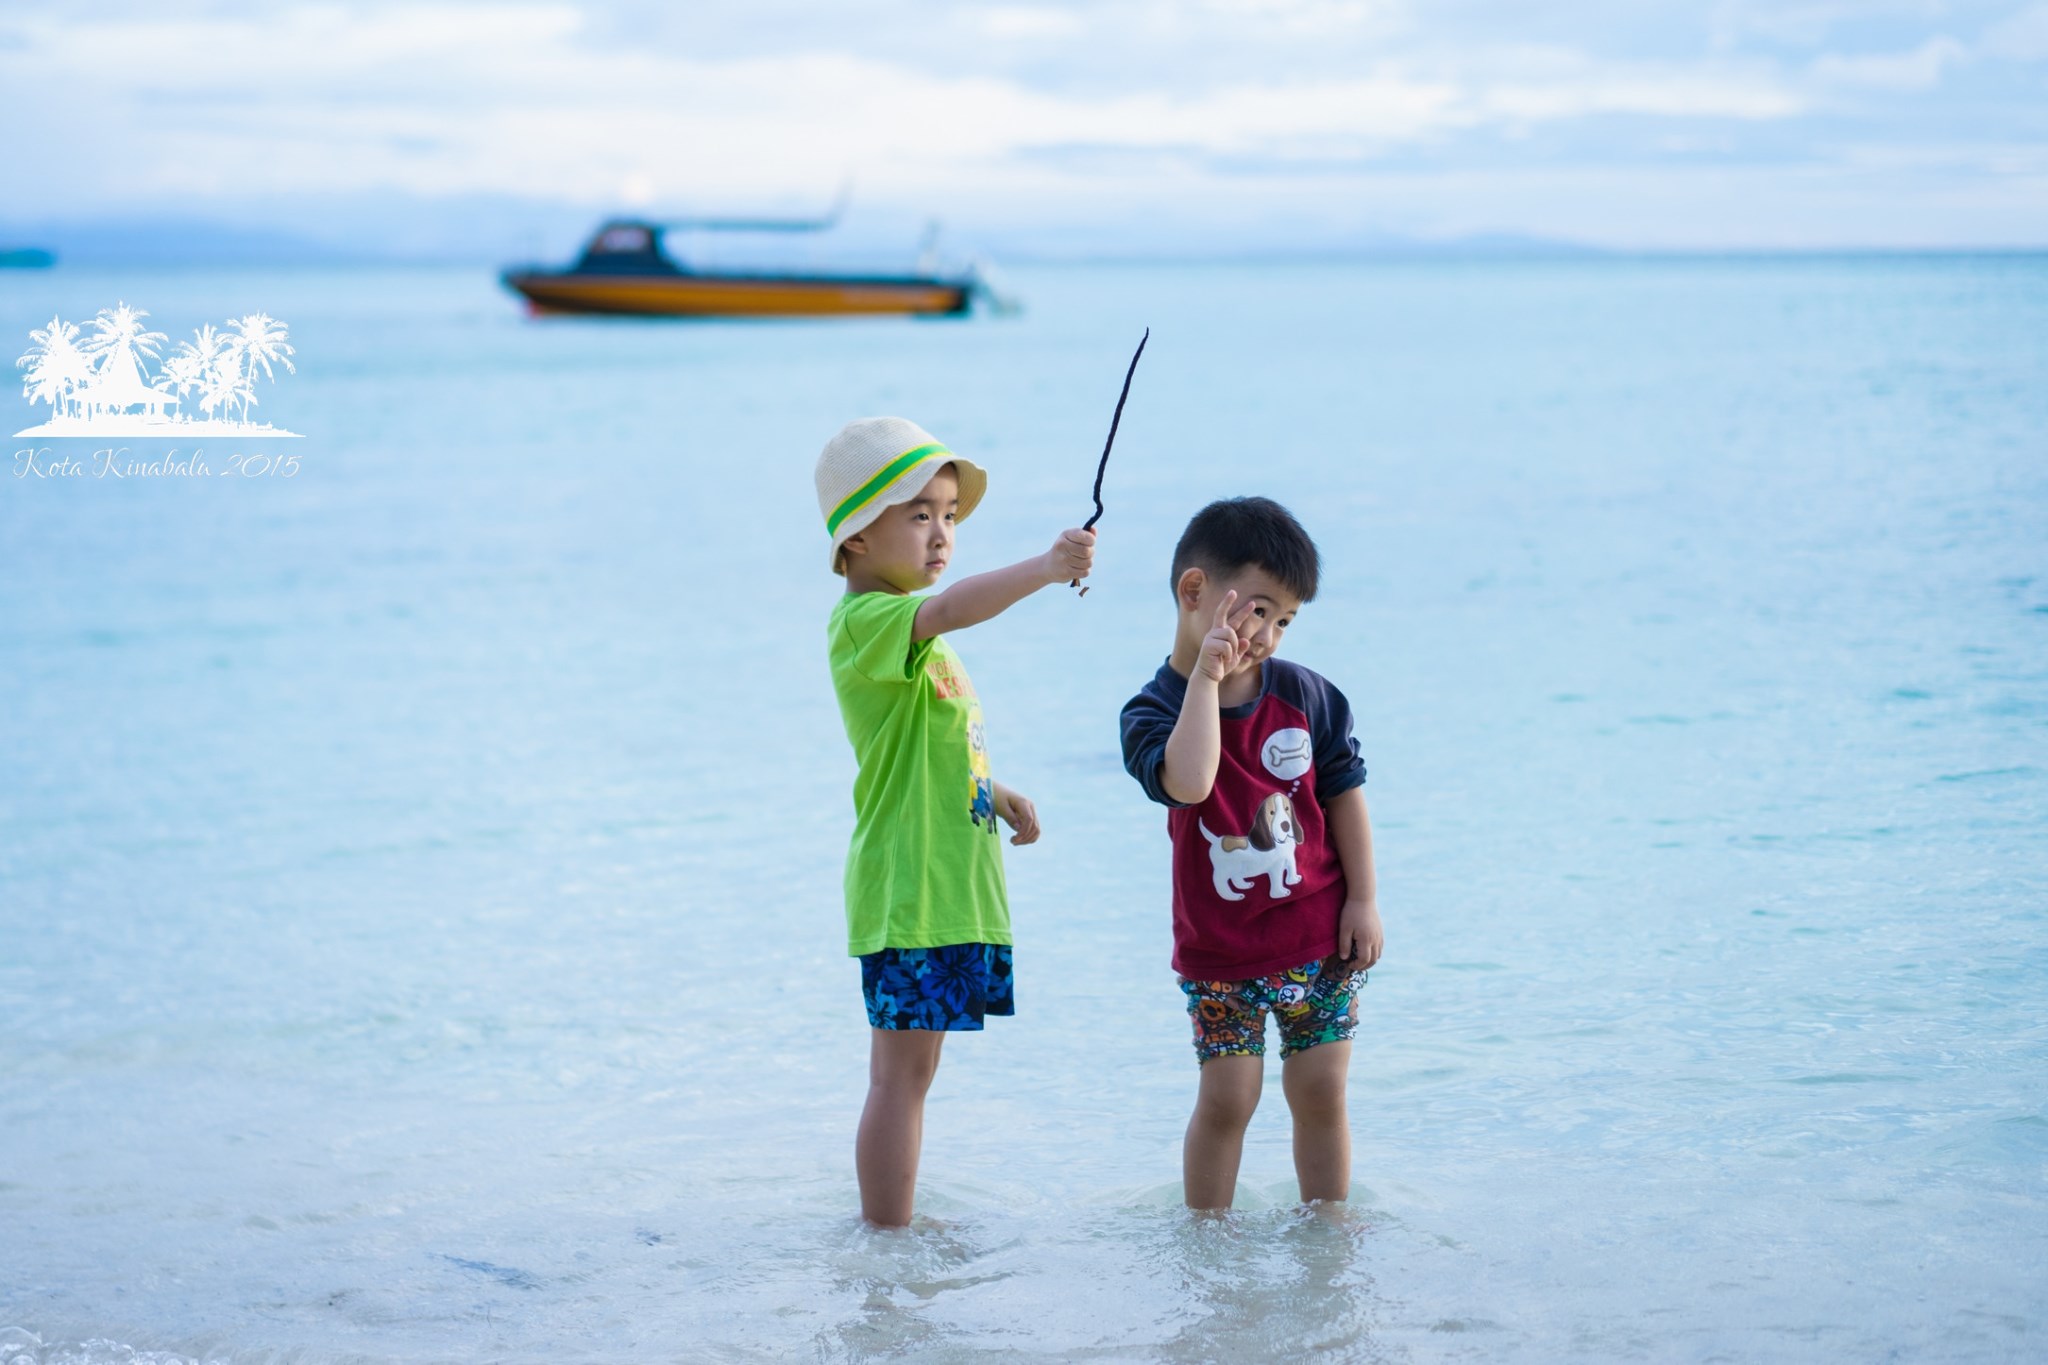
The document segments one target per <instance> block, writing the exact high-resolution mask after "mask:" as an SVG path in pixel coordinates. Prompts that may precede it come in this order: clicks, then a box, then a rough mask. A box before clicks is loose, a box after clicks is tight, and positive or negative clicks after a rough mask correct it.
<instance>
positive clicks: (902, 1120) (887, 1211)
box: [853, 1028, 946, 1228]
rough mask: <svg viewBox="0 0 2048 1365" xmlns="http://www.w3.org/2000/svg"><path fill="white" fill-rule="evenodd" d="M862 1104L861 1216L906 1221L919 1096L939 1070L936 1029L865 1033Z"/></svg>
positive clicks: (920, 1114) (920, 1123)
mask: <svg viewBox="0 0 2048 1365" xmlns="http://www.w3.org/2000/svg"><path fill="white" fill-rule="evenodd" d="M869 1032H870V1034H871V1035H872V1037H871V1041H870V1043H869V1046H868V1102H867V1107H866V1108H864V1109H862V1110H861V1114H860V1136H859V1137H857V1138H856V1139H855V1140H854V1146H853V1165H854V1170H855V1171H856V1172H857V1173H858V1174H859V1176H860V1212H861V1217H863V1218H865V1219H867V1220H868V1221H869V1222H870V1223H876V1224H879V1225H880V1226H882V1227H885V1228H900V1227H903V1226H905V1225H906V1224H908V1223H909V1222H910V1206H911V1201H912V1200H913V1199H914V1198H915V1196H916V1194H917V1154H918V1150H919V1149H920V1148H921V1147H922V1146H923V1143H924V1096H925V1092H926V1091H927V1090H929V1089H931V1084H932V1077H933V1076H934V1075H936V1074H937V1072H938V1069H939V1048H940V1045H941V1044H943V1043H944V1042H945V1041H946V1035H945V1033H944V1032H943V1031H941V1030H938V1029H889V1028H878V1029H871V1030H870V1031H869Z"/></svg>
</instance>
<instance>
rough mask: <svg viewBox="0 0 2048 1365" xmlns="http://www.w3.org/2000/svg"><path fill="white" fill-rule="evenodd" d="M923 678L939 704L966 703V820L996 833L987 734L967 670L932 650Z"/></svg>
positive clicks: (945, 653)
mask: <svg viewBox="0 0 2048 1365" xmlns="http://www.w3.org/2000/svg"><path fill="white" fill-rule="evenodd" d="M924 671H925V676H926V677H928V678H930V679H931V680H932V695H933V696H935V697H936V698H938V700H940V701H964V702H966V703H967V818H968V819H969V820H972V821H973V822H974V823H975V825H976V826H977V827H983V826H984V825H985V827H986V828H987V830H988V832H989V833H990V834H994V833H995V832H996V786H995V780H994V778H993V777H991V776H990V774H989V766H988V731H987V730H986V729H985V728H984V727H983V726H982V723H981V699H980V698H979V697H977V696H976V695H975V694H974V684H973V683H972V682H970V681H968V678H967V670H966V669H964V668H961V667H960V666H959V664H958V662H957V661H956V660H955V659H954V658H953V656H952V654H951V652H950V651H946V652H940V651H936V650H935V651H933V653H932V656H931V658H930V659H928V660H927V661H926V662H925V666H924Z"/></svg>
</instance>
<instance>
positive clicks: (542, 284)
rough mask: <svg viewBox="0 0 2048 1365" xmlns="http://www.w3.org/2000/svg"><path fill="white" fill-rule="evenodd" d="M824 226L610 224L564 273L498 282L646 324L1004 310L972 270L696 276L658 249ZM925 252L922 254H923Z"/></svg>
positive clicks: (541, 270) (553, 304)
mask: <svg viewBox="0 0 2048 1365" xmlns="http://www.w3.org/2000/svg"><path fill="white" fill-rule="evenodd" d="M837 219H838V211H837V210H836V209H835V210H834V211H833V212H832V214H830V215H829V216H828V217H826V218H823V219H706V218H698V219H678V220H672V221H668V222H654V221H650V220H646V219H629V218H616V219H613V220H612V221H610V222H607V223H605V224H604V225H603V226H601V227H600V228H598V230H597V233H596V235H594V236H593V237H592V238H591V239H590V242H589V245H587V246H585V247H584V248H583V255H582V256H581V257H580V258H579V259H578V260H577V262H576V263H575V264H574V265H572V266H569V267H568V268H566V269H548V268H546V267H543V266H531V265H529V266H514V267H512V268H510V269H508V270H506V271H505V272H504V273H503V275H502V276H501V278H502V279H503V281H504V283H505V286H506V287H507V288H508V289H511V290H512V291H514V292H515V293H517V294H519V295H521V296H522V297H524V298H525V299H526V301H527V308H528V311H530V312H534V313H609V314H627V315H640V316H651V317H826V316H833V315H847V314H875V313H897V314H909V315H913V316H917V317H960V316H962V315H964V314H965V313H967V312H968V310H969V308H970V306H971V304H972V302H973V300H974V298H975V297H976V296H977V295H978V294H979V295H982V296H985V297H987V298H988V299H989V300H990V302H991V303H992V304H995V305H997V306H998V307H1002V306H1003V301H1002V300H1001V299H999V298H997V297H996V295H995V292H994V290H993V288H992V287H991V286H990V285H989V284H988V282H987V281H986V279H985V278H984V276H983V274H982V272H981V270H980V268H979V267H978V266H970V267H968V268H967V269H965V270H963V271H961V272H959V273H956V274H953V275H946V274H942V273H939V272H938V271H937V270H931V271H923V272H920V273H912V274H905V275H854V274H847V275H838V274H824V273H801V272H782V271H754V272H743V271H728V270H695V269H692V268H691V267H690V265H689V264H688V263H687V262H685V261H682V260H679V259H677V258H676V257H675V256H673V255H671V254H670V252H669V251H668V250H666V249H665V246H664V243H663V234H664V233H666V232H669V231H672V230H675V229H677V228H688V229H709V230H712V231H751V232H764V231H766V232H791V231H796V232H809V231H817V230H820V229H822V228H827V227H830V226H831V225H832V224H833V223H834V222H836V221H837ZM927 254H929V253H927Z"/></svg>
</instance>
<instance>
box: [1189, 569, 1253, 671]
mask: <svg viewBox="0 0 2048 1365" xmlns="http://www.w3.org/2000/svg"><path fill="white" fill-rule="evenodd" d="M1236 602H1237V590H1236V589H1234V588H1233V589H1232V590H1231V591H1229V592H1226V593H1224V594H1223V600H1222V601H1221V602H1218V603H1217V604H1216V619H1215V621H1214V622H1213V623H1211V625H1210V627H1209V633H1208V634H1207V635H1205V636H1203V637H1202V655H1201V658H1200V659H1198V660H1197V661H1196V666H1197V667H1199V668H1200V669H1201V670H1202V676H1203V677H1205V678H1207V679H1209V680H1210V681H1211V682H1222V681H1223V680H1224V679H1225V678H1227V677H1229V676H1230V675H1231V674H1232V673H1234V672H1236V671H1237V667H1238V665H1240V664H1242V663H1243V662H1244V656H1245V655H1246V654H1248V653H1250V652H1251V647H1252V642H1251V641H1250V640H1249V639H1247V638H1246V637H1245V636H1243V635H1241V634H1239V633H1238V627H1240V626H1242V625H1243V624H1244V623H1245V621H1246V620H1248V619H1249V618H1250V616H1251V614H1252V611H1253V610H1254V606H1253V604H1252V603H1251V602H1246V603H1245V604H1244V605H1243V606H1241V607H1238V608H1237V610H1235V611H1232V610H1231V608H1232V606H1234V605H1235V604H1236Z"/></svg>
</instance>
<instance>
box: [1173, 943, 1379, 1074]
mask: <svg viewBox="0 0 2048 1365" xmlns="http://www.w3.org/2000/svg"><path fill="white" fill-rule="evenodd" d="M1363 985H1365V972H1364V971H1363V970H1360V971H1346V970H1344V969H1343V968H1342V967H1337V968H1332V967H1331V966H1330V965H1329V963H1328V962H1327V961H1326V960H1322V959H1318V960H1317V961H1314V962H1311V963H1309V964H1308V965H1307V966H1304V967H1292V968H1289V969H1288V970H1287V971H1284V972H1274V973H1273V974H1272V975H1271V976H1261V977H1255V978H1253V979H1252V980H1250V981H1190V980H1188V979H1187V978H1186V977H1182V978H1181V981H1180V988H1181V990H1183V991H1185V992H1186V993H1187V997H1188V1018H1189V1019H1191V1020H1193V1021H1194V1025H1195V1056H1196V1057H1198V1058H1200V1059H1201V1060H1202V1061H1205V1062H1206V1061H1208V1060H1209V1059H1210V1058H1211V1057H1263V1056H1265V1055H1266V1012H1267V1011H1268V1010H1270V1011H1272V1014H1273V1020H1274V1022H1275V1023H1277V1024H1279V1025H1280V1056H1281V1058H1282V1059H1283V1060H1285V1059H1286V1058H1288V1057H1292V1056H1293V1055H1294V1054H1295V1053H1297V1052H1300V1051H1301V1050H1302V1049H1303V1048H1311V1047H1314V1046H1316V1045H1317V1044H1318V1043H1348V1042H1350V1041H1351V1035H1352V1034H1353V1033H1354V1032H1356V1031H1357V1029H1358V990H1359V988H1360V987H1361V986H1363Z"/></svg>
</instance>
